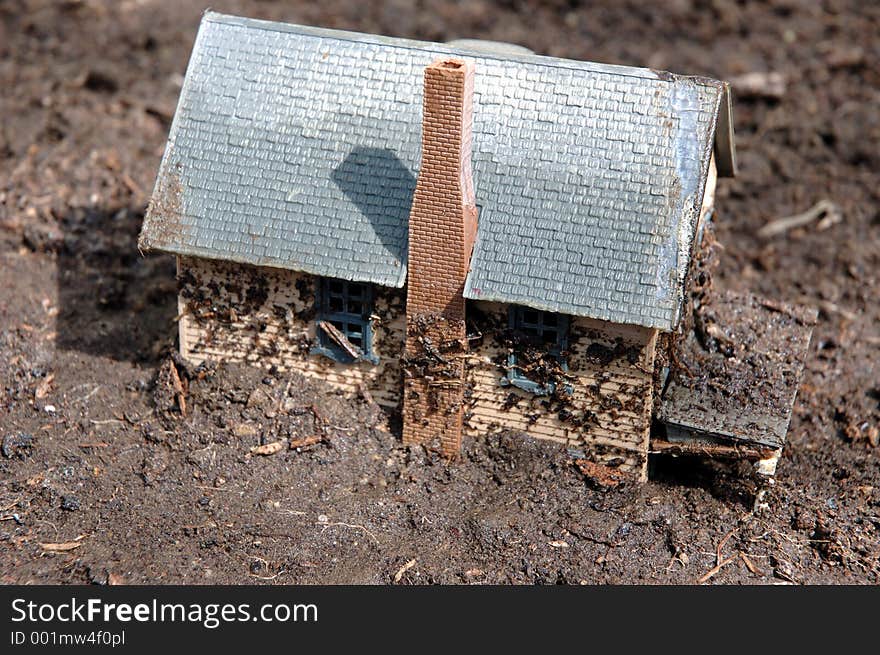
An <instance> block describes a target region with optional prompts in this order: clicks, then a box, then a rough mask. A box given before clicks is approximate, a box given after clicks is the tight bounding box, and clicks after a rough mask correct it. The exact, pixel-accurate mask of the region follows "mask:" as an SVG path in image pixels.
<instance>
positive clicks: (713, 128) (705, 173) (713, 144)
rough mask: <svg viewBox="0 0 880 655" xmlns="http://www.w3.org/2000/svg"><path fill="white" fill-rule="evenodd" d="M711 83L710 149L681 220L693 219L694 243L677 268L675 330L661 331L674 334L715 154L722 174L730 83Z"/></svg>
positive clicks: (680, 317)
mask: <svg viewBox="0 0 880 655" xmlns="http://www.w3.org/2000/svg"><path fill="white" fill-rule="evenodd" d="M707 82H712V83H714V84H713V86H715V87H716V88H717V89H718V97H717V98H716V100H715V110H714V111H713V112H712V120H711V121H710V123H709V125H708V127H707V131H708V134H707V135H706V147H705V150H704V151H703V153H702V156H701V157H700V162H701V166H700V180H699V186H698V187H697V193H696V194H695V196H694V203H693V206H691V207H690V208H689V212H685V215H684V216H682V217H681V220H684V219H685V218H686V217H687V216H686V215H687V213H690V215H691V216H692V217H693V225H692V226H691V230H690V232H689V237H690V241H689V243H688V255H687V261H686V262H685V265H684V266H676V272H677V273H678V277H679V279H678V285H677V288H676V293H677V296H678V297H677V298H675V299H674V301H673V304H672V318H671V321H670V325H671V327H670V328H669V329H668V330H667V329H665V328H661V329H663V330H664V331H668V332H671V331H673V330H676V329H678V326H679V324H680V323H681V319H682V310H683V308H684V303H685V299H686V297H687V285H688V280H689V279H690V276H691V270H692V267H693V266H694V256H695V254H696V249H697V247H698V246H699V244H698V243H697V236H698V233H699V227H700V214H701V212H702V209H703V200H704V199H705V197H706V184H707V183H708V180H709V172H710V169H711V167H712V155H713V154H715V174H716V175H718V174H719V173H718V155H717V139H718V127H719V122H720V115H721V111H722V109H721V108H722V107H723V106H724V105H725V102H726V101H725V96H726V97H727V98H728V100H729V98H730V94H729V93H728V92H727V90H726V87H727V84H726V83H725V82H719V81H717V80H712V79H707Z"/></svg>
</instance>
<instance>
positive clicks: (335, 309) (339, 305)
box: [327, 296, 345, 314]
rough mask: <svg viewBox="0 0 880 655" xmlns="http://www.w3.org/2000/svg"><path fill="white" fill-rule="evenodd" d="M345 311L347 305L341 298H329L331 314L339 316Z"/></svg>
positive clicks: (328, 306)
mask: <svg viewBox="0 0 880 655" xmlns="http://www.w3.org/2000/svg"><path fill="white" fill-rule="evenodd" d="M344 309H345V304H344V303H343V302H342V298H340V297H339V296H330V297H329V298H327V311H328V312H330V313H331V314H339V313H341V312H343V311H344Z"/></svg>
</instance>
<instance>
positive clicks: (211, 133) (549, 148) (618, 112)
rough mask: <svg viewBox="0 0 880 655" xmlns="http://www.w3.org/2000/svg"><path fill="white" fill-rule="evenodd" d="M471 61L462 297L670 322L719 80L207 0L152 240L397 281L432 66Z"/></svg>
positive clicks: (164, 167) (149, 234)
mask: <svg viewBox="0 0 880 655" xmlns="http://www.w3.org/2000/svg"><path fill="white" fill-rule="evenodd" d="M449 54H454V55H459V56H465V57H469V58H471V59H473V60H474V61H475V63H476V80H475V98H474V107H475V112H474V113H475V118H474V152H473V168H474V181H475V187H476V193H477V204H478V205H479V206H480V210H481V211H480V216H479V228H478V235H477V243H476V246H475V250H474V255H473V258H472V261H471V272H470V274H469V276H468V278H467V282H466V288H465V296H466V297H468V298H472V299H483V300H494V301H499V302H516V303H521V304H524V305H529V306H532V307H535V308H539V309H547V310H551V311H558V312H563V313H568V314H575V315H583V316H589V317H592V318H599V319H606V320H610V321H615V322H621V323H634V324H639V325H645V326H649V327H658V328H661V329H671V328H672V327H674V325H675V324H676V323H677V320H678V316H677V314H678V308H679V307H680V299H681V293H682V286H683V281H684V276H685V272H686V267H687V263H688V256H689V255H688V253H689V252H690V244H691V241H692V239H693V233H694V222H695V219H696V217H697V215H698V211H699V205H700V202H701V198H702V191H703V186H704V183H705V179H706V175H707V171H708V165H709V155H710V154H711V151H712V138H713V134H714V128H715V122H716V116H717V113H718V107H719V105H720V103H721V101H722V99H723V96H724V93H725V91H724V86H723V85H722V84H721V83H719V82H714V81H712V80H705V79H702V78H687V77H678V76H673V75H670V74H666V73H657V72H654V71H651V70H647V69H637V68H628V67H621V66H607V65H600V64H592V63H586V62H576V61H570V60H564V59H555V58H549V57H539V56H528V55H523V56H501V55H492V54H485V53H475V52H473V51H463V50H457V49H455V48H450V47H447V46H443V45H440V44H433V43H422V42H416V41H408V40H402V39H392V38H387V37H374V36H366V35H362V34H355V33H350V32H339V31H335V30H325V29H317V28H308V27H299V26H294V25H286V24H280V23H269V22H264V21H256V20H249V19H243V18H236V17H230V16H223V15H220V14H215V13H207V14H206V15H205V17H204V19H203V21H202V26H201V28H200V30H199V35H198V38H197V40H196V44H195V47H194V50H193V54H192V59H191V61H190V65H189V69H188V71H187V75H186V80H185V83H184V86H183V90H182V92H181V97H180V101H179V105H178V109H177V113H176V115H175V117H174V122H173V125H172V128H171V134H170V136H169V142H168V146H167V148H166V152H165V156H164V158H163V160H162V164H161V167H160V171H159V177H158V180H157V182H156V190H155V192H154V196H153V201H152V203H151V207H150V210H149V211H148V214H147V218H146V219H145V222H144V228H143V232H142V234H141V246H142V248H144V249H156V250H164V251H168V252H173V253H177V254H183V255H195V256H202V257H208V258H215V259H227V260H232V261H238V262H245V263H251V264H257V265H267V266H276V267H281V268H288V269H293V270H298V271H303V272H307V273H313V274H316V275H323V276H329V277H339V278H344V279H349V280H358V281H367V282H374V283H377V284H381V285H386V286H395V287H400V286H402V285H403V284H404V282H405V277H406V256H407V244H406V241H407V220H408V215H409V209H410V204H411V200H412V193H413V190H414V188H415V179H416V175H417V168H418V164H419V156H420V139H421V112H422V83H423V71H424V67H425V66H426V65H428V64H429V63H431V62H432V61H433V60H434V59H435V58H436V57H437V56H438V55H449Z"/></svg>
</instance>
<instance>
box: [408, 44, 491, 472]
mask: <svg viewBox="0 0 880 655" xmlns="http://www.w3.org/2000/svg"><path fill="white" fill-rule="evenodd" d="M473 89H474V65H473V62H469V61H464V60H460V59H450V58H444V59H439V60H437V61H435V62H434V63H432V64H431V65H430V66H428V67H427V68H426V69H425V98H424V115H423V119H422V162H421V166H420V168H419V177H418V183H417V184H416V191H415V195H414V197H413V204H412V209H411V211H410V215H409V263H408V273H407V278H408V280H407V297H406V323H407V339H406V355H405V357H404V375H405V377H404V399H403V400H404V402H403V440H404V443H421V444H425V445H427V446H429V447H436V446H438V445H439V446H440V448H441V449H442V451H443V453H444V454H446V455H447V456H449V457H454V456H456V455H458V453H459V451H460V449H461V434H462V421H463V407H462V405H463V400H464V395H463V394H464V370H465V369H464V356H465V354H466V351H467V332H466V328H465V301H464V297H463V296H462V292H463V290H464V280H465V276H466V275H467V272H468V267H469V265H470V258H471V251H472V250H473V246H474V237H475V236H476V231H477V208H476V204H475V200H474V184H473V178H472V175H471V140H472V139H471V127H472V124H473Z"/></svg>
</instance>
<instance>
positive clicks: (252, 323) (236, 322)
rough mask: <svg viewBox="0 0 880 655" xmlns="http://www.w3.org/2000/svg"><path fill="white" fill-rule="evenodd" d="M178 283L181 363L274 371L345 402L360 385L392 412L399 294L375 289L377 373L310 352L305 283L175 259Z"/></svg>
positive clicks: (310, 301)
mask: <svg viewBox="0 0 880 655" xmlns="http://www.w3.org/2000/svg"><path fill="white" fill-rule="evenodd" d="M178 276H179V278H180V296H179V308H180V349H181V354H183V356H184V357H186V358H187V359H189V360H191V361H194V362H196V363H199V362H202V361H204V360H205V359H208V358H211V359H215V360H220V361H231V362H247V363H251V364H254V365H257V366H261V367H265V368H270V367H272V366H275V367H277V368H278V369H279V370H281V371H288V370H289V371H296V372H298V373H302V374H303V375H307V376H310V377H313V378H316V379H320V380H321V381H322V382H324V383H326V384H328V385H330V386H331V387H334V388H337V389H340V390H341V391H343V392H345V393H347V394H351V395H354V394H355V393H357V392H358V388H359V386H360V385H363V386H364V388H366V389H367V390H368V391H369V392H370V393H371V394H372V396H373V398H375V400H376V402H377V403H379V404H381V405H385V406H390V407H396V406H397V405H398V403H399V401H400V388H401V374H400V356H401V353H402V350H403V343H404V335H405V315H404V311H403V294H402V292H401V291H400V290H396V289H387V288H385V287H376V288H375V308H374V315H375V317H376V319H375V320H374V321H373V350H374V352H375V353H376V354H377V355H378V356H379V363H378V365H374V364H371V363H370V362H357V363H354V364H340V363H337V362H334V361H332V360H331V359H329V358H327V357H324V356H321V355H312V354H310V352H309V351H310V348H311V346H312V344H313V343H314V340H315V329H316V326H315V321H314V305H315V284H314V279H313V278H312V277H311V276H309V275H305V274H302V273H295V272H292V271H286V270H282V269H275V268H267V267H254V266H249V265H244V264H235V263H232V262H220V261H212V260H206V259H197V258H179V259H178ZM214 308H216V310H215V309H214ZM230 310H231V311H230Z"/></svg>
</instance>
